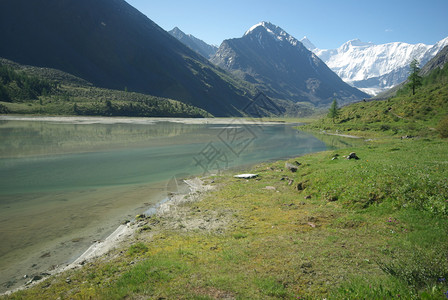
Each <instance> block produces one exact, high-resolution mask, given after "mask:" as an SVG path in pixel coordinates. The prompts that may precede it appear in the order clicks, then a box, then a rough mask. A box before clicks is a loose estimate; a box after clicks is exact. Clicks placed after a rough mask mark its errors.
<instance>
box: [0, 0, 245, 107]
mask: <svg viewBox="0 0 448 300" xmlns="http://www.w3.org/2000/svg"><path fill="white" fill-rule="evenodd" d="M0 33H1V35H2V39H3V41H7V42H2V43H0V57H4V58H7V59H10V60H13V61H16V62H18V63H21V64H27V65H33V66H40V67H48V68H55V69H59V70H62V71H64V72H67V73H70V74H73V75H74V76H78V77H80V78H83V79H85V80H87V81H89V82H91V83H92V84H94V85H96V86H100V87H106V88H112V89H118V90H123V89H128V90H130V91H135V92H141V93H146V94H151V95H154V96H160V97H167V98H172V99H176V100H180V101H183V102H185V103H188V104H192V105H195V106H198V107H200V108H203V109H205V110H207V111H209V112H211V113H212V114H214V115H216V116H229V115H241V112H240V110H241V109H242V108H243V107H244V106H245V105H246V104H247V103H248V102H249V101H250V98H251V97H252V96H253V94H254V92H253V90H252V91H250V87H248V86H245V85H244V83H241V82H239V81H238V80H236V79H235V78H233V77H232V76H229V75H228V74H226V73H225V72H223V71H222V70H220V69H219V68H216V67H215V66H213V65H212V64H210V63H209V62H208V61H207V60H206V59H205V58H203V57H202V56H200V55H199V54H197V53H196V52H194V51H192V50H191V49H189V48H188V47H187V46H185V45H183V44H182V43H181V42H179V41H178V40H177V39H175V38H174V37H172V36H171V35H170V34H168V33H167V32H166V31H164V30H163V29H162V28H160V27H159V26H158V25H157V24H155V23H154V22H152V21H151V20H150V19H148V18H147V17H146V16H145V15H143V14H142V13H140V12H139V11H138V10H136V9H135V8H133V7H132V6H130V5H129V4H127V3H126V2H125V1H123V0H95V1H91V0H76V1H75V0H33V1H27V0H6V1H1V2H0ZM251 93H253V94H251Z"/></svg>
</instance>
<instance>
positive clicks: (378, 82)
mask: <svg viewBox="0 0 448 300" xmlns="http://www.w3.org/2000/svg"><path fill="white" fill-rule="evenodd" d="M302 42H303V43H304V45H305V46H306V47H307V48H308V49H309V50H310V51H313V52H314V53H315V54H316V55H317V56H319V57H320V58H321V59H322V60H323V61H324V62H325V63H326V64H327V65H328V66H329V67H330V68H331V69H332V70H333V71H334V72H336V74H338V75H339V76H340V77H341V78H342V79H343V80H344V81H345V82H347V83H349V84H350V85H352V86H354V87H357V88H359V89H361V90H363V91H364V92H367V93H369V94H371V95H376V94H378V93H380V92H382V91H384V90H387V89H389V88H391V87H393V86H395V85H397V84H399V83H401V82H403V81H404V80H406V78H407V77H408V75H409V72H408V71H409V64H410V62H411V61H412V60H413V59H414V58H415V59H417V60H418V61H419V62H420V65H421V66H423V65H424V64H425V63H427V62H428V61H429V60H430V59H431V58H433V57H434V56H435V55H436V54H437V53H438V52H439V51H440V50H441V49H442V48H443V47H444V46H446V45H448V38H445V39H443V40H441V41H439V42H438V43H437V44H435V45H425V44H407V43H401V42H395V43H388V44H382V45H375V44H373V43H365V42H362V41H360V40H358V39H356V40H351V41H348V42H346V43H345V44H343V45H342V46H341V47H339V48H338V49H330V50H322V49H318V48H316V47H315V46H314V45H313V44H312V43H311V42H310V41H309V40H308V39H307V38H306V37H305V38H303V39H302Z"/></svg>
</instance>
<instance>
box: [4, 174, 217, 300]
mask: <svg viewBox="0 0 448 300" xmlns="http://www.w3.org/2000/svg"><path fill="white" fill-rule="evenodd" d="M183 182H184V183H185V184H186V185H187V186H188V188H189V192H187V193H184V194H171V195H170V196H169V198H167V199H164V200H163V201H161V202H160V203H158V204H157V205H156V207H154V208H152V209H150V210H148V211H147V212H146V214H157V215H164V214H172V213H175V211H176V208H175V207H176V206H178V205H180V204H182V203H184V202H192V201H197V200H199V199H200V197H202V194H203V192H206V191H209V190H211V189H212V188H213V187H212V186H210V185H206V184H205V183H204V182H203V181H202V180H201V179H199V178H193V179H186V180H183ZM141 226H142V223H141V222H140V221H139V219H136V220H134V221H132V222H129V223H127V224H122V225H120V226H119V227H118V228H117V229H116V230H115V231H114V232H113V233H111V234H110V235H109V236H108V237H107V238H106V239H104V240H103V241H97V242H95V243H94V244H92V245H91V246H90V247H89V248H88V249H87V250H86V251H85V252H84V253H83V254H82V255H81V256H79V257H78V258H77V259H76V260H75V261H73V262H72V263H70V264H68V265H66V266H61V267H59V268H57V269H54V270H51V271H47V272H44V273H42V274H41V275H39V276H33V277H32V278H30V279H29V281H28V282H27V283H26V284H25V285H23V286H20V287H18V288H15V289H13V290H9V291H7V292H5V293H3V294H1V295H9V294H12V293H14V292H17V291H19V290H23V289H27V288H29V287H32V286H34V285H35V284H38V283H40V282H42V281H44V280H46V279H48V278H49V277H51V276H55V275H58V274H61V273H63V272H65V271H68V270H72V269H76V268H80V267H82V266H83V265H84V264H86V263H88V262H89V261H92V260H94V259H96V258H99V257H101V256H103V255H105V254H107V253H108V252H110V251H111V250H113V249H116V248H119V247H120V246H121V245H122V244H123V243H124V242H125V241H128V240H129V239H131V238H132V237H133V235H134V234H135V233H136V232H137V230H138V229H139V228H140V227H141Z"/></svg>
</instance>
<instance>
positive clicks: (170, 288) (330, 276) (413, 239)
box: [7, 139, 448, 299]
mask: <svg viewBox="0 0 448 300" xmlns="http://www.w3.org/2000/svg"><path fill="white" fill-rule="evenodd" d="M447 150H448V143H447V141H446V140H439V139H433V140H429V139H416V140H414V139H406V140H400V139H388V140H383V141H374V142H369V143H367V144H366V145H364V146H360V147H357V148H349V149H343V150H337V151H326V152H321V153H316V154H312V155H307V156H303V157H299V158H297V159H293V160H289V162H291V163H293V164H294V162H295V161H298V162H300V165H299V166H298V167H297V171H296V172H291V171H290V170H288V169H287V168H285V162H284V161H279V162H275V163H265V164H260V165H257V166H255V167H254V168H253V169H252V170H250V172H254V173H257V174H259V177H258V178H256V179H250V180H245V179H236V178H233V177H232V176H231V175H232V174H225V175H222V176H217V177H215V178H209V179H207V180H208V181H209V182H213V183H211V184H212V185H215V186H216V187H217V188H216V189H215V190H213V191H211V192H209V193H208V194H206V195H205V197H203V199H202V200H200V201H197V202H190V203H186V204H183V205H181V206H179V207H178V208H177V212H178V213H176V214H167V215H162V216H159V217H152V218H149V219H147V220H146V222H147V224H146V225H145V226H144V227H142V228H141V230H140V232H139V233H137V234H136V236H135V238H134V239H133V240H131V241H128V243H127V244H126V245H123V248H122V249H118V250H116V251H115V252H112V253H111V254H109V255H108V256H105V257H104V258H102V259H99V260H96V261H94V262H91V263H87V264H86V265H85V266H84V267H83V268H82V269H80V270H75V271H70V272H68V273H65V274H62V275H60V276H56V277H52V278H50V279H47V280H46V281H44V282H43V283H40V284H39V285H37V286H35V287H33V288H31V289H29V290H26V291H21V292H18V293H15V294H13V295H12V296H9V297H7V299H57V298H60V299H276V298H285V299H316V298H317V299H319V298H321V299H322V298H327V299H391V298H396V299H398V298H403V299H412V298H414V299H422V298H423V299H424V298H427V299H444V298H446V296H445V294H444V293H446V292H447V291H448V282H447V280H448V261H447V254H448V238H447V233H448V219H447V215H448V202H447V200H448V180H447V178H448V151H447ZM350 152H356V155H357V156H358V157H359V159H358V160H356V159H350V160H348V159H345V158H344V157H343V156H345V155H348V154H349V153H350ZM334 157H337V158H336V159H333V158H334ZM211 180H213V181H211ZM198 224H199V225H198ZM201 224H202V225H201Z"/></svg>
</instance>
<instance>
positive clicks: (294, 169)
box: [285, 163, 297, 173]
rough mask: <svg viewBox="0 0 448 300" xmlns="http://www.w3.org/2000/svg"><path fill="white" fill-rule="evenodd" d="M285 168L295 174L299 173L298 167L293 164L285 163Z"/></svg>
mask: <svg viewBox="0 0 448 300" xmlns="http://www.w3.org/2000/svg"><path fill="white" fill-rule="evenodd" d="M285 167H286V168H287V169H288V170H290V171H291V172H293V173H295V172H297V166H294V165H293V164H290V163H285Z"/></svg>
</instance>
